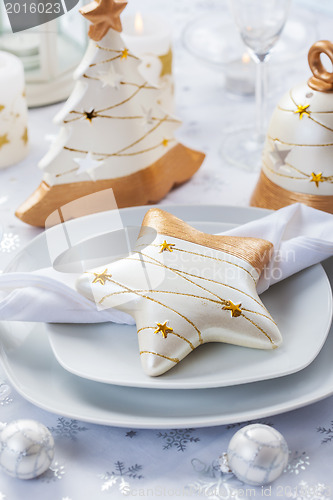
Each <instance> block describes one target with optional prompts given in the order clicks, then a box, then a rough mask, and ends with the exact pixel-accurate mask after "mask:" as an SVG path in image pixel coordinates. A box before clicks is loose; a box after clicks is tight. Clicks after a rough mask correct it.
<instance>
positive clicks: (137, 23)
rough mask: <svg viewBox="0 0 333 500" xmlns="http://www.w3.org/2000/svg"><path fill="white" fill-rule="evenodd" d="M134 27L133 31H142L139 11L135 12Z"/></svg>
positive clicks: (139, 32)
mask: <svg viewBox="0 0 333 500" xmlns="http://www.w3.org/2000/svg"><path fill="white" fill-rule="evenodd" d="M134 29H135V33H136V34H137V35H141V34H142V33H143V19H142V15H141V14H140V12H137V13H136V14H135V19H134Z"/></svg>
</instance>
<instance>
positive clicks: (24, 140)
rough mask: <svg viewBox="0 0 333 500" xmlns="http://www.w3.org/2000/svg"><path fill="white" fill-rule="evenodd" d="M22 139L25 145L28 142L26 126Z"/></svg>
mask: <svg viewBox="0 0 333 500" xmlns="http://www.w3.org/2000/svg"><path fill="white" fill-rule="evenodd" d="M21 139H22V141H23V142H24V144H25V145H27V144H28V129H27V127H25V129H24V132H23V134H22V135H21Z"/></svg>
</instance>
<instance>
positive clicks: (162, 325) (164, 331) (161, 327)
mask: <svg viewBox="0 0 333 500" xmlns="http://www.w3.org/2000/svg"><path fill="white" fill-rule="evenodd" d="M156 325H157V328H156V330H155V331H154V333H159V332H162V336H163V338H164V339H166V338H167V336H168V333H172V332H173V328H171V326H167V321H164V323H156Z"/></svg>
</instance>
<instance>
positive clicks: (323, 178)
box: [263, 160, 333, 187]
mask: <svg viewBox="0 0 333 500" xmlns="http://www.w3.org/2000/svg"><path fill="white" fill-rule="evenodd" d="M263 164H264V166H265V167H266V168H267V170H269V171H270V172H272V173H273V174H275V175H278V176H279V177H285V178H287V179H294V180H298V181H313V178H314V176H313V175H312V173H311V174H310V175H309V174H307V173H305V172H302V170H299V169H298V168H296V167H294V166H293V165H291V164H290V163H285V165H287V166H288V167H290V168H291V169H293V170H295V171H296V172H298V173H299V174H301V175H303V177H296V176H292V175H288V174H286V173H282V172H280V171H276V170H274V169H273V168H272V167H270V166H269V165H268V164H267V163H266V162H265V161H264V160H263ZM318 175H319V174H318ZM319 182H328V183H330V184H333V175H330V176H324V175H321V176H320V181H319ZM317 187H318V186H317Z"/></svg>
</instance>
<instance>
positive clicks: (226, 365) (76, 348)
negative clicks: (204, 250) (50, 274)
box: [47, 219, 332, 389]
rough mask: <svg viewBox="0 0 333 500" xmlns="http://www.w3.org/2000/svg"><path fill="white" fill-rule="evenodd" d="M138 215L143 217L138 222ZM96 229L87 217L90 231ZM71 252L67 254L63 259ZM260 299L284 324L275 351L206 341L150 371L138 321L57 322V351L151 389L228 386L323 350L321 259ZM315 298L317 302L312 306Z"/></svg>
mask: <svg viewBox="0 0 333 500" xmlns="http://www.w3.org/2000/svg"><path fill="white" fill-rule="evenodd" d="M140 223H141V220H140V219H138V220H137V224H138V226H140ZM191 224H192V225H194V226H195V227H197V228H198V229H200V230H202V231H205V232H210V231H211V227H210V224H209V223H198V222H192V223H191ZM229 228H230V225H226V224H223V223H220V224H218V225H217V224H215V230H217V231H220V232H221V231H225V230H226V229H229ZM91 229H92V228H91V227H90V226H89V223H88V221H87V233H88V234H89V232H90V231H91ZM103 238H105V236H104V235H103ZM92 241H93V240H91V239H88V240H86V241H85V242H84V244H83V245H81V246H80V257H81V259H84V255H85V254H88V252H85V244H86V246H87V249H89V253H90V252H91V251H92V250H93V249H94V245H95V253H97V249H98V248H100V244H99V242H100V239H99V238H98V237H97V238H96V239H95V240H94V244H92ZM73 251H74V252H75V248H72V249H71V252H73ZM65 257H66V255H65V254H64V260H65ZM81 262H82V260H81ZM310 284H311V286H309V285H310ZM261 299H262V301H263V302H264V304H265V306H266V307H267V309H268V311H269V312H270V313H271V314H272V316H273V318H274V319H275V321H276V322H277V324H278V326H279V329H280V331H281V334H282V337H283V344H282V346H281V347H279V348H278V349H276V350H274V351H271V350H259V349H249V348H246V347H239V346H233V345H230V344H222V343H221V344H218V343H213V344H212V343H211V344H206V345H203V346H200V347H199V348H197V349H196V350H195V351H194V352H193V353H191V354H190V355H189V356H187V357H186V358H185V359H184V360H182V362H181V363H179V364H178V365H177V366H175V367H174V368H172V370H170V371H169V372H168V373H165V374H164V375H161V376H160V377H149V376H147V375H145V373H144V372H143V370H142V367H141V362H140V356H139V346H138V339H137V332H136V327H135V326H129V325H119V324H115V323H100V324H85V325H82V324H51V325H48V326H47V332H48V335H49V339H50V343H51V347H52V349H53V352H54V354H55V357H56V358H57V360H58V361H59V363H60V364H61V365H62V366H63V367H64V368H65V369H66V370H68V371H70V372H71V373H74V374H75V375H78V376H80V377H84V378H87V379H90V380H96V381H98V382H104V383H109V384H115V385H124V386H129V387H145V388H151V389H201V388H206V387H226V386H229V385H237V384H245V383H248V382H255V381H258V380H267V379H270V378H276V377H281V376H285V375H289V374H290V373H294V372H296V371H299V370H302V369H303V368H305V367H306V366H308V365H309V364H310V363H311V362H312V361H313V360H314V359H315V357H316V356H317V355H318V353H319V351H320V349H321V348H322V346H323V343H324V342H325V340H326V337H327V334H328V331H329V328H330V325H331V318H332V292H331V287H330V284H329V281H328V278H327V276H326V274H325V272H324V270H323V268H322V267H321V266H320V265H318V266H314V267H312V268H310V269H306V270H305V271H303V272H301V273H298V274H296V275H294V276H292V277H291V278H289V279H287V280H285V281H283V282H281V283H279V284H278V285H275V286H273V287H271V288H270V289H269V290H268V291H267V292H265V293H264V294H262V296H261ZM310 303H311V307H307V304H310ZM314 323H315V324H316V334H315V335H314V331H313V324H314ZM124 353H126V355H125V356H124Z"/></svg>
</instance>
